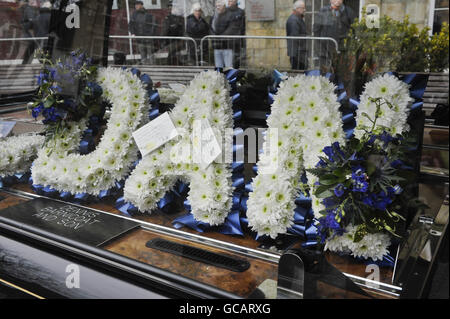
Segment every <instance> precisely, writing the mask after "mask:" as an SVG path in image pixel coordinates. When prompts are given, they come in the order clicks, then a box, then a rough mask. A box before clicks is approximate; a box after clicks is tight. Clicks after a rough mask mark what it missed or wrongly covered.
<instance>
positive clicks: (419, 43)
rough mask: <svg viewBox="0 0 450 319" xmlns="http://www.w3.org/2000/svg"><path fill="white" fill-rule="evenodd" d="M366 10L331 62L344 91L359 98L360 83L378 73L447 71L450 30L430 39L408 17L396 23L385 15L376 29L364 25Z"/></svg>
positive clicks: (446, 28) (443, 29) (446, 27)
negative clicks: (344, 88)
mask: <svg viewBox="0 0 450 319" xmlns="http://www.w3.org/2000/svg"><path fill="white" fill-rule="evenodd" d="M367 21H368V20H367V15H366V11H365V9H363V12H362V18H361V21H355V23H353V25H352V28H351V29H350V31H349V33H348V36H347V38H346V39H344V40H343V41H342V43H341V47H340V51H341V53H340V54H339V55H336V56H335V58H334V59H333V70H332V71H334V72H335V73H337V74H338V76H339V78H340V79H341V81H343V82H344V85H345V87H346V88H347V91H348V92H347V93H349V94H350V95H352V96H355V95H356V96H358V95H359V94H360V93H361V92H362V90H363V87H362V86H363V83H366V82H368V81H370V80H371V79H372V77H373V76H374V75H375V74H377V73H382V72H386V71H396V72H429V71H431V72H442V71H443V70H444V69H446V68H448V56H449V28H448V25H447V24H444V25H443V28H442V31H441V32H440V33H439V34H435V35H434V36H433V37H431V38H430V36H429V28H424V29H422V30H419V28H418V27H417V25H415V24H412V23H410V21H409V18H408V16H406V18H405V19H404V20H403V21H396V20H394V19H392V18H390V17H389V16H387V15H384V16H382V17H381V18H380V20H379V23H380V25H379V28H376V27H370V24H368V23H367Z"/></svg>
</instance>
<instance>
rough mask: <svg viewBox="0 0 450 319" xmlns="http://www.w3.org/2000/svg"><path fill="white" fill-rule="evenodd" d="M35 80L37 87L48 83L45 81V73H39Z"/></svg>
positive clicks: (46, 78) (46, 77)
mask: <svg viewBox="0 0 450 319" xmlns="http://www.w3.org/2000/svg"><path fill="white" fill-rule="evenodd" d="M36 78H37V84H38V85H42V84H44V83H47V82H48V81H47V80H48V76H47V74H46V73H43V72H41V73H39V75H38V76H36Z"/></svg>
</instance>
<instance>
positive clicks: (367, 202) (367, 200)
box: [362, 194, 374, 207]
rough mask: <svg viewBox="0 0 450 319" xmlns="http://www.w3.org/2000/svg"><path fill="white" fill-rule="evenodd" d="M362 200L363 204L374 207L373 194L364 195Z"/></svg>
mask: <svg viewBox="0 0 450 319" xmlns="http://www.w3.org/2000/svg"><path fill="white" fill-rule="evenodd" d="M362 201H363V203H364V204H365V205H367V206H370V207H374V202H373V194H368V195H366V196H364V197H363V198H362Z"/></svg>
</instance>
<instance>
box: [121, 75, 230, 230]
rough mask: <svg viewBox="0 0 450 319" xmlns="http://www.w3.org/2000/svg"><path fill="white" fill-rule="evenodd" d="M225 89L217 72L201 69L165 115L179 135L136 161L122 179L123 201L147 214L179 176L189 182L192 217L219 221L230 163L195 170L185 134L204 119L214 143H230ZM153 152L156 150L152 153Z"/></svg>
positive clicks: (224, 214) (224, 212)
mask: <svg viewBox="0 0 450 319" xmlns="http://www.w3.org/2000/svg"><path fill="white" fill-rule="evenodd" d="M229 89H230V88H229V84H228V83H227V82H226V80H225V77H224V76H223V75H222V74H220V73H218V72H211V71H210V72H202V73H199V74H198V75H197V76H196V77H195V78H194V79H193V80H192V81H191V83H190V85H189V86H188V87H187V89H186V90H185V92H184V93H183V94H182V95H181V96H180V98H179V100H178V102H177V103H176V106H175V108H174V109H173V110H171V111H170V113H169V116H170V118H171V120H172V122H173V124H174V126H175V127H176V128H177V130H178V133H179V135H180V136H178V137H177V138H176V139H174V140H172V141H171V142H169V143H167V144H165V145H164V146H162V147H161V148H160V149H159V150H156V151H153V152H152V153H151V154H149V155H148V156H146V157H145V158H144V159H143V160H142V161H141V162H140V163H139V164H138V166H137V167H136V169H135V170H134V171H133V173H132V174H131V177H130V178H129V179H128V180H127V181H126V183H125V188H124V197H125V200H127V201H129V202H131V203H132V204H134V205H135V206H136V207H138V208H139V210H141V211H146V212H149V211H151V210H152V209H154V208H155V207H156V203H157V202H158V201H159V200H160V199H161V197H162V196H164V194H165V192H166V191H168V190H170V188H171V187H173V185H174V184H175V182H176V181H177V180H178V179H179V178H184V179H185V180H186V181H187V182H189V183H190V191H189V194H188V200H189V202H190V204H191V208H192V214H193V215H194V218H195V219H197V220H199V221H203V222H206V223H209V224H211V225H220V224H222V223H223V222H224V221H225V218H226V217H227V215H228V212H229V210H230V208H231V205H232V201H231V196H232V192H233V187H232V180H231V170H230V167H229V165H227V164H222V163H216V162H213V163H212V164H211V165H209V166H208V167H207V168H206V169H205V170H200V168H199V165H198V163H193V154H192V141H191V138H192V131H193V125H194V121H195V120H208V122H209V124H210V126H211V128H212V129H213V133H214V135H216V139H217V140H218V141H219V143H221V142H222V138H219V136H222V137H223V136H224V137H223V139H224V140H225V141H232V139H233V136H232V133H230V132H229V131H227V130H226V129H229V128H232V127H233V114H232V102H231V98H230V96H229ZM231 132H232V131H231ZM224 145H227V143H224ZM224 145H222V151H224ZM155 152H159V153H158V154H157V155H156V156H155ZM143 172H146V177H145V178H144V179H138V178H137V176H138V175H142V174H143ZM160 179H161V180H160ZM143 180H145V183H144V184H148V185H149V186H148V189H147V188H145V187H146V186H145V185H144V188H145V191H144V192H143V191H142V190H139V189H140V188H138V185H137V183H139V181H143ZM161 183H163V184H161ZM161 186H162V187H161Z"/></svg>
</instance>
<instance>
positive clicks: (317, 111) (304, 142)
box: [247, 75, 345, 238]
mask: <svg viewBox="0 0 450 319" xmlns="http://www.w3.org/2000/svg"><path fill="white" fill-rule="evenodd" d="M335 89H336V87H335V86H334V85H333V84H332V83H330V82H329V81H328V80H327V79H326V78H325V77H322V76H317V77H310V76H305V75H299V76H296V77H291V78H288V79H287V80H286V81H284V82H282V83H281V84H280V88H279V90H278V93H277V95H276V96H275V100H274V103H273V105H272V113H271V115H270V116H269V118H268V119H267V124H268V127H269V131H268V134H267V136H266V139H265V142H264V144H263V153H262V154H261V155H260V159H259V162H258V176H256V177H255V178H254V180H253V182H252V188H253V192H251V193H250V194H249V199H248V202H247V207H248V210H247V217H248V220H249V226H251V227H252V228H253V230H254V231H256V232H257V233H258V235H269V236H270V237H272V238H276V237H277V235H278V234H283V233H286V232H287V229H288V228H289V227H290V226H291V225H292V224H293V219H294V208H295V204H294V201H295V198H296V197H297V195H298V193H299V190H300V177H301V175H302V172H303V170H304V169H307V168H314V167H315V165H316V164H317V162H318V161H319V155H320V154H321V153H322V150H323V148H324V147H325V146H327V145H331V144H332V143H334V142H336V141H338V142H340V143H343V142H344V140H345V135H344V131H343V128H342V115H341V112H340V111H339V106H340V105H339V103H338V102H337V96H336V94H335V93H334V91H335ZM275 129H276V130H275ZM276 133H277V134H278V142H277V143H278V144H277V145H269V143H268V141H269V140H271V138H272V137H273V134H276ZM274 146H275V147H274ZM275 148H277V151H275V152H274V151H273V150H274V149H275ZM267 168H269V170H267ZM307 177H308V184H309V186H310V187H314V183H315V182H316V178H315V177H314V176H312V175H310V174H308V175H307ZM311 193H312V192H311ZM312 201H313V209H314V211H315V212H316V213H317V212H318V211H320V210H321V208H320V205H321V204H320V201H319V200H318V199H317V198H314V197H312Z"/></svg>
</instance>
